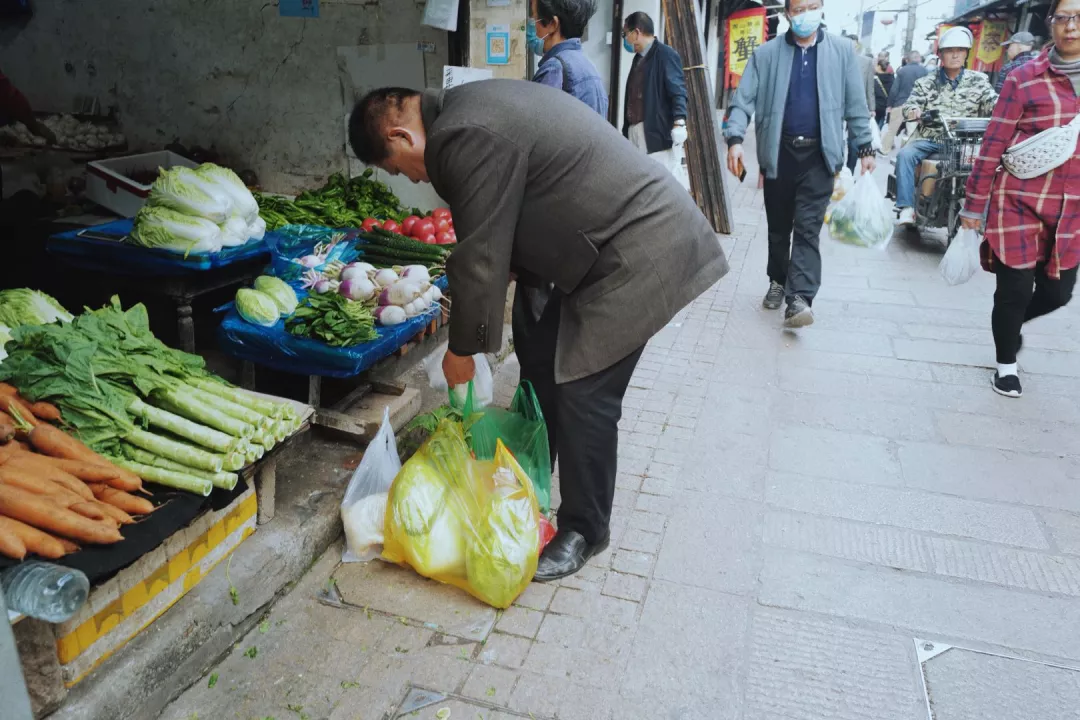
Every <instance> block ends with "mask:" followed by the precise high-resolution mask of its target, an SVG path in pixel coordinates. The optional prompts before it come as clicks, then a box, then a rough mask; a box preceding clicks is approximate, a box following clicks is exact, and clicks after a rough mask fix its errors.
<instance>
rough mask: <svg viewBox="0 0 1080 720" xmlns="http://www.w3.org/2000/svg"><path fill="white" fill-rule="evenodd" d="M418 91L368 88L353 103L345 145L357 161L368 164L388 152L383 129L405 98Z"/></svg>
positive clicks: (397, 113)
mask: <svg viewBox="0 0 1080 720" xmlns="http://www.w3.org/2000/svg"><path fill="white" fill-rule="evenodd" d="M419 94H420V93H419V92H417V91H416V90H409V89H408V88H401V87H384V88H379V89H378V90H372V91H371V92H369V93H368V94H367V95H365V96H364V97H362V98H360V100H359V101H358V102H357V103H356V105H354V106H353V109H352V115H351V116H350V117H349V144H350V145H352V150H353V153H354V154H355V155H356V157H358V158H360V162H362V163H365V164H367V165H370V164H372V163H377V162H380V161H382V160H385V159H386V158H387V156H388V155H389V154H390V152H389V150H388V149H387V147H386V138H385V137H383V131H384V130H385V128H386V124H387V123H388V122H392V121H393V120H394V119H396V117H397V116H398V115H399V114H400V113H401V112H402V110H403V109H404V107H405V101H406V100H408V99H410V98H414V97H417V96H418V95H419Z"/></svg>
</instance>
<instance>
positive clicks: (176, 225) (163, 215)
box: [131, 205, 221, 256]
mask: <svg viewBox="0 0 1080 720" xmlns="http://www.w3.org/2000/svg"><path fill="white" fill-rule="evenodd" d="M131 240H132V241H133V242H134V243H135V244H136V245H141V246H143V247H149V248H159V249H161V250H169V251H171V252H177V253H184V255H185V256H186V255H187V254H188V253H193V252H195V253H204V252H217V251H218V250H220V249H221V230H220V229H219V228H218V226H217V225H215V224H214V223H212V222H210V221H209V220H207V219H205V218H201V217H194V216H192V215H185V214H184V213H181V212H177V211H176V210H172V209H170V208H167V207H160V206H153V205H146V206H144V207H142V208H141V209H140V210H139V212H138V213H137V214H136V215H135V224H134V227H132V229H131Z"/></svg>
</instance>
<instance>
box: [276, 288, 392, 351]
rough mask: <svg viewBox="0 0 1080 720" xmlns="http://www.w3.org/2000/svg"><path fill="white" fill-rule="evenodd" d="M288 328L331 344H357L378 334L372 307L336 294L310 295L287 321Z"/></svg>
mask: <svg viewBox="0 0 1080 720" xmlns="http://www.w3.org/2000/svg"><path fill="white" fill-rule="evenodd" d="M285 329H286V330H288V331H289V333H291V334H292V335H297V336H300V337H310V338H314V339H316V340H321V341H323V342H324V343H326V344H327V345H330V346H332V347H347V346H349V345H358V344H360V343H364V342H368V341H370V340H374V339H375V338H376V337H378V333H376V332H375V319H374V317H372V315H371V309H370V308H368V307H367V306H366V305H364V304H363V303H361V302H356V301H354V300H349V299H348V298H346V297H344V296H342V295H339V294H337V293H325V294H323V295H315V294H313V295H308V296H307V297H306V298H304V301H303V302H301V303H300V305H299V307H297V308H296V312H294V313H293V314H292V317H289V318H287V319H286V320H285Z"/></svg>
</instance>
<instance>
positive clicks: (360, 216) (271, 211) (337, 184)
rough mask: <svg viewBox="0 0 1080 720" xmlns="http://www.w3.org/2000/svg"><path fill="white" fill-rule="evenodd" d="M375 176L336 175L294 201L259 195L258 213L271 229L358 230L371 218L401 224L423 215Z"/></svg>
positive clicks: (257, 198)
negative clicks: (297, 226) (294, 226)
mask: <svg viewBox="0 0 1080 720" xmlns="http://www.w3.org/2000/svg"><path fill="white" fill-rule="evenodd" d="M372 175H373V172H372V170H371V169H370V168H369V169H367V170H365V171H364V172H363V174H361V175H359V176H357V177H354V178H352V179H346V178H345V176H344V175H342V174H341V173H335V174H333V175H331V176H330V177H329V179H327V182H326V185H324V186H323V187H321V188H319V189H318V190H309V191H307V192H303V193H300V195H298V196H297V197H296V199H295V200H291V201H290V200H287V199H285V198H282V197H276V196H271V195H258V194H256V195H255V199H256V200H257V201H258V203H259V214H260V215H261V216H262V218H263V220H265V221H266V227H267V228H268V229H270V230H276V229H277V228H279V227H281V226H282V225H291V224H302V225H325V226H327V227H334V228H356V227H360V225H361V224H362V223H363V222H364V219H365V218H369V217H374V218H380V219H393V220H399V221H400V220H401V219H402V218H404V217H405V216H406V215H409V214H413V213H415V214H417V215H422V214H423V213H422V212H421V211H420V210H417V209H416V208H411V209H410V208H405V207H404V206H402V204H401V201H400V200H398V198H397V196H396V195H394V193H393V191H391V190H390V188H389V187H388V186H387V185H386V183H382V182H379V181H378V180H373V179H372Z"/></svg>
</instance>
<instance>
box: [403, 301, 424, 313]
mask: <svg viewBox="0 0 1080 720" xmlns="http://www.w3.org/2000/svg"><path fill="white" fill-rule="evenodd" d="M425 310H427V307H425V306H424V301H423V300H421V299H420V298H416V299H415V300H413V301H412V302H410V303H406V304H405V314H406V315H407V316H408V317H416V316H417V315H423V314H424V311H425Z"/></svg>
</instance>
